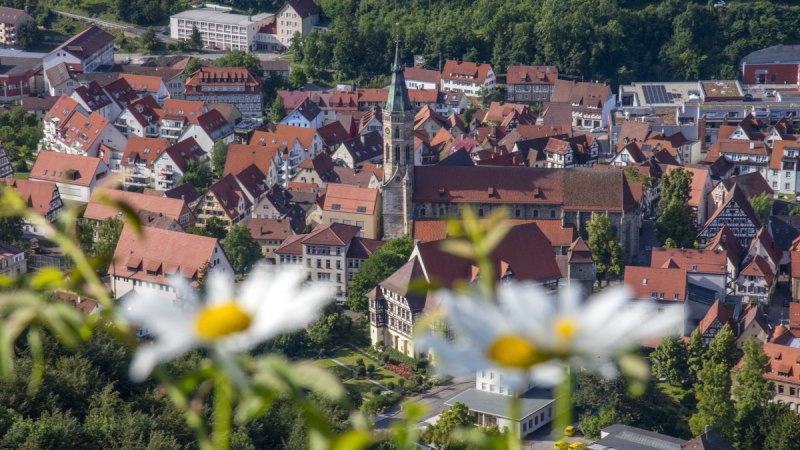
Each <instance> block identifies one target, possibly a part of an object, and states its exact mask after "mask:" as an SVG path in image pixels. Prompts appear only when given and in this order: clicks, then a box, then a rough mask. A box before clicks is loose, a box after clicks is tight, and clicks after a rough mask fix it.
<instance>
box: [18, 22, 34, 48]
mask: <svg viewBox="0 0 800 450" xmlns="http://www.w3.org/2000/svg"><path fill="white" fill-rule="evenodd" d="M39 38H40V34H39V27H37V26H36V22H35V21H33V20H30V21H28V22H25V23H23V24H22V25H20V26H19V28H18V29H17V44H18V45H19V46H20V47H22V48H23V49H25V50H30V49H31V48H32V47H34V46H36V45H37V44H39V42H40V40H39Z"/></svg>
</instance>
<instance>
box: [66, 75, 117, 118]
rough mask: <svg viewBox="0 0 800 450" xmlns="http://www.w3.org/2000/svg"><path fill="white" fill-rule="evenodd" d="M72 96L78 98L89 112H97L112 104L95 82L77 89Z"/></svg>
mask: <svg viewBox="0 0 800 450" xmlns="http://www.w3.org/2000/svg"><path fill="white" fill-rule="evenodd" d="M72 94H73V95H76V96H78V97H80V99H81V100H83V103H85V104H86V106H88V107H89V110H90V111H97V110H99V109H102V108H104V107H106V106H108V105H110V104H111V103H112V100H111V98H110V97H109V96H108V95H107V94H106V92H105V90H103V88H102V86H100V83H98V82H97V81H92V82H91V83H89V84H88V85H86V86H79V87H77V88H76V89H75V90H74V91H73V92H72Z"/></svg>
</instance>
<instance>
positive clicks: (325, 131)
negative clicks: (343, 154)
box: [317, 120, 350, 148]
mask: <svg viewBox="0 0 800 450" xmlns="http://www.w3.org/2000/svg"><path fill="white" fill-rule="evenodd" d="M317 133H318V134H319V137H320V138H322V142H323V143H324V144H325V145H327V146H329V147H334V148H335V147H336V146H338V145H339V144H341V143H342V142H344V141H345V140H347V139H349V138H350V135H349V134H348V133H347V130H346V129H345V128H344V125H342V123H341V122H339V121H338V120H334V121H333V122H331V123H327V124H325V125H323V126H321V127H319V128H317Z"/></svg>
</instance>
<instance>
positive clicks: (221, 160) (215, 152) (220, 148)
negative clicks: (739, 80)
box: [211, 140, 228, 179]
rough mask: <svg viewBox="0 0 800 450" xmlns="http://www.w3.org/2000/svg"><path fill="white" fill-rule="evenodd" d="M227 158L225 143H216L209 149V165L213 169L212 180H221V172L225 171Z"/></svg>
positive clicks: (226, 145)
mask: <svg viewBox="0 0 800 450" xmlns="http://www.w3.org/2000/svg"><path fill="white" fill-rule="evenodd" d="M227 158H228V144H227V143H226V142H225V141H222V140H220V141H217V142H216V143H214V147H212V148H211V165H212V166H213V167H214V178H217V179H219V178H222V170H223V169H225V160H226V159H227Z"/></svg>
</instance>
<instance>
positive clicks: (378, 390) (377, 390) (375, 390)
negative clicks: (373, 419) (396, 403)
mask: <svg viewBox="0 0 800 450" xmlns="http://www.w3.org/2000/svg"><path fill="white" fill-rule="evenodd" d="M369 391H370V392H371V393H372V395H375V396H378V395H381V388H379V387H378V386H375V387H374V388H372V389H370V390H369Z"/></svg>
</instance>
